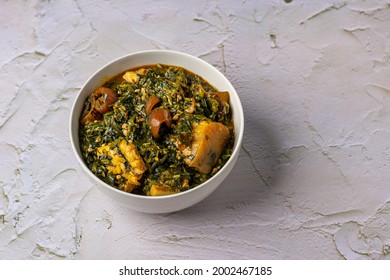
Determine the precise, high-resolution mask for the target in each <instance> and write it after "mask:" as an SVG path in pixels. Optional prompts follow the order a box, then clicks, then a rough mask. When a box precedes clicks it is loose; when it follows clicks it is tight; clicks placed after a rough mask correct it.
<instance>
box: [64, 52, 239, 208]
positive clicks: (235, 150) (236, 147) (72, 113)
mask: <svg viewBox="0 0 390 280" xmlns="http://www.w3.org/2000/svg"><path fill="white" fill-rule="evenodd" d="M164 53H165V54H171V55H178V56H182V57H185V58H187V59H189V60H195V61H196V62H197V63H200V64H203V65H204V66H206V67H208V68H210V69H212V70H213V71H214V72H215V73H216V74H217V75H218V76H219V77H220V78H221V79H222V80H224V83H227V84H228V85H229V86H230V87H231V88H232V89H233V90H234V93H233V94H234V95H235V96H236V105H235V106H234V108H233V110H234V111H236V110H237V112H236V113H238V115H239V117H240V119H241V122H240V130H239V131H237V132H235V133H236V134H237V136H236V137H235V143H234V147H233V152H232V155H231V156H230V158H229V159H228V161H227V162H226V163H225V164H224V166H222V168H221V169H220V170H218V172H217V173H216V174H214V175H213V176H212V177H210V178H209V179H208V180H206V181H205V182H203V183H201V184H199V185H197V186H195V187H193V188H191V189H189V190H186V191H183V192H179V193H175V194H170V195H164V196H146V195H139V194H133V193H128V192H125V191H122V190H119V189H117V188H115V187H113V186H111V185H109V184H107V183H106V182H104V181H103V180H101V179H100V178H99V177H97V176H96V175H95V174H94V173H93V172H92V171H91V170H90V169H89V168H88V166H87V165H86V164H85V162H84V159H83V158H82V155H81V154H80V153H79V152H78V151H77V148H76V143H75V141H74V139H75V138H77V139H78V138H79V135H78V131H79V126H78V127H77V135H75V134H74V133H73V129H72V128H73V120H74V118H75V117H76V116H75V114H76V112H75V107H76V105H77V104H78V103H79V102H81V101H80V98H81V97H80V96H81V93H82V91H83V89H84V88H85V87H86V86H87V85H88V84H89V83H90V80H92V79H93V78H94V77H95V76H96V75H98V74H99V73H100V72H102V71H104V70H105V69H106V68H108V67H110V66H111V65H113V64H116V63H118V62H119V61H122V60H125V59H128V58H129V57H133V56H140V55H147V54H164ZM156 64H157V63H156ZM162 64H167V63H162ZM145 65H146V64H145ZM170 65H173V66H179V65H175V64H170ZM139 66H143V65H139ZM136 67H137V66H136ZM179 67H182V68H185V67H183V66H179ZM190 71H191V70H190ZM195 74H197V73H195ZM198 75H199V74H198ZM199 76H201V75H199ZM201 77H202V76H201ZM108 79H109V78H108ZM229 93H230V92H229ZM230 94H232V93H230ZM78 118H79V116H77V119H78ZM77 123H78V122H77ZM244 123H245V122H244V112H243V108H242V103H241V100H240V98H239V95H238V93H237V91H236V90H235V88H234V87H233V85H232V84H231V82H230V81H229V80H228V79H227V78H226V77H225V75H224V74H222V73H221V71H219V70H218V69H217V68H216V67H214V66H213V65H211V64H210V63H208V62H206V61H204V60H203V59H200V58H198V57H196V56H193V55H190V54H187V53H184V52H179V51H174V50H144V51H138V52H132V53H129V54H126V55H123V56H120V57H118V58H116V59H113V60H110V61H109V62H108V63H106V64H104V65H103V66H101V67H100V68H99V69H98V70H96V71H95V72H94V73H93V74H92V75H90V76H89V78H88V79H87V80H86V81H85V82H84V84H83V85H82V87H81V88H80V89H79V91H78V92H77V94H76V96H75V97H74V101H73V104H72V107H71V111H70V118H69V136H70V141H71V146H72V150H73V153H74V154H75V156H76V158H77V160H78V163H79V164H80V165H81V167H82V168H83V170H84V171H86V172H87V173H88V175H89V176H90V179H93V180H94V182H95V184H97V183H100V184H102V185H103V186H104V187H105V188H106V189H108V190H110V191H113V192H116V193H118V194H120V195H124V196H127V197H129V198H135V199H141V200H148V201H149V200H166V199H169V198H174V197H180V196H187V195H190V194H191V193H192V192H195V191H196V190H198V189H200V188H203V187H206V185H207V184H209V183H210V182H212V181H214V180H216V178H217V177H218V176H220V175H221V174H224V172H223V171H224V170H225V169H227V168H228V167H229V166H230V165H231V164H232V163H233V164H234V162H232V161H233V160H234V159H235V158H236V157H238V153H239V152H240V149H241V145H242V140H243V135H244Z"/></svg>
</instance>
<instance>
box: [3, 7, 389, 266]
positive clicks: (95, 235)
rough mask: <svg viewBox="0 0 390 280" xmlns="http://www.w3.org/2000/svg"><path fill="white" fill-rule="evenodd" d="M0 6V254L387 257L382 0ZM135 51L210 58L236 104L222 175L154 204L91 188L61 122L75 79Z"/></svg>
mask: <svg viewBox="0 0 390 280" xmlns="http://www.w3.org/2000/svg"><path fill="white" fill-rule="evenodd" d="M287 2H288V1H287ZM0 5H1V9H0V18H1V29H0V35H1V38H2V40H1V41H0V49H1V52H0V77H1V78H0V88H1V95H0V140H1V142H0V155H1V161H0V258H1V259H126V258H127V259H150V258H151V259H342V258H346V259H390V186H389V182H390V172H389V167H390V141H389V139H390V127H389V126H390V28H389V22H390V1H389V0H370V1H364V0H360V1H337V0H315V1H304V0H293V1H292V2H291V3H285V1H283V0H272V1H271V0H270V1H265V0H264V1H208V0H196V1H124V0H123V1H114V0H112V1H109V0H108V1H81V0H79V1H66V0H58V1H1V4H0ZM145 49H173V50H178V51H183V52H187V53H190V54H192V55H195V56H198V57H200V58H202V59H204V60H206V61H208V62H210V63H211V64H213V65H214V66H216V67H217V68H218V69H220V70H221V71H222V72H223V73H225V75H226V76H227V77H228V78H229V79H230V80H231V82H232V83H233V85H234V86H235V88H236V90H237V92H238V93H239V95H240V96H241V100H242V103H243V106H244V111H245V117H246V131H245V135H244V145H243V149H242V153H241V155H240V158H239V160H238V163H237V165H236V166H235V168H234V169H233V172H232V173H231V175H229V177H228V178H227V179H226V180H225V182H224V183H223V185H222V186H221V187H220V188H219V189H218V190H217V191H216V192H215V193H213V194H212V195H211V196H210V197H208V198H207V199H206V200H204V201H203V202H201V203H199V204H197V205H195V206H194V207H192V208H189V209H187V210H184V211H181V212H177V213H172V214H166V215H147V214H140V213H136V212H131V211H130V210H126V209H124V208H121V207H119V206H118V205H117V204H116V203H115V202H114V201H111V200H109V199H108V198H106V197H105V196H104V195H103V194H102V193H100V192H99V191H97V190H96V189H95V188H94V186H93V185H92V184H91V183H90V181H89V180H88V179H86V178H85V176H84V175H83V173H82V171H81V168H80V166H78V164H77V162H76V159H75V157H74V155H73V154H72V153H71V149H70V141H69V135H68V127H67V125H68V118H69V113H70V107H71V105H72V102H73V100H74V97H75V95H76V94H77V91H78V89H79V88H80V87H81V86H82V84H83V83H84V82H85V80H86V79H87V78H88V77H89V76H90V75H91V74H92V73H93V72H94V71H95V70H96V69H98V68H100V67H101V66H103V65H104V64H105V63H107V62H109V61H110V60H112V59H114V58H117V57H119V56H122V55H125V54H127V53H130V52H134V51H140V50H145Z"/></svg>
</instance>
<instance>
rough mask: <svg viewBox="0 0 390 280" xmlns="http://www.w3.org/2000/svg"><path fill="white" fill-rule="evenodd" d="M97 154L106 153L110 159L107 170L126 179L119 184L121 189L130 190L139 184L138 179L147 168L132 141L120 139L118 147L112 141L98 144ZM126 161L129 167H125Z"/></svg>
mask: <svg viewBox="0 0 390 280" xmlns="http://www.w3.org/2000/svg"><path fill="white" fill-rule="evenodd" d="M118 149H119V150H118ZM97 155H98V156H99V157H100V156H102V155H106V156H107V157H108V158H109V159H110V164H109V165H108V166H107V170H108V171H109V172H110V173H112V174H114V175H118V176H120V177H124V178H125V179H126V183H124V184H122V185H121V186H120V188H121V189H123V190H124V191H126V192H131V191H133V190H134V189H135V188H137V187H138V186H140V183H139V180H140V179H141V177H142V174H143V173H144V172H145V171H146V170H147V166H146V164H145V162H144V161H143V159H142V157H141V156H140V155H139V153H138V151H137V148H136V146H135V145H134V144H133V143H131V142H126V141H125V140H122V141H121V142H120V143H119V144H118V147H117V146H116V145H115V144H114V143H109V144H108V145H103V146H100V147H99V148H98V149H97ZM126 162H128V165H129V166H130V168H128V167H126Z"/></svg>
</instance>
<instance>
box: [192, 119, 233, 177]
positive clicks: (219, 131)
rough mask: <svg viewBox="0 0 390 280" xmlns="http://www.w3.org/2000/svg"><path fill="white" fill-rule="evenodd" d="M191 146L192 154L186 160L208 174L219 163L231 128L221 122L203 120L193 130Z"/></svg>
mask: <svg viewBox="0 0 390 280" xmlns="http://www.w3.org/2000/svg"><path fill="white" fill-rule="evenodd" d="M192 134H193V135H192V143H191V146H190V147H189V148H190V151H191V154H192V156H190V157H188V158H187V159H186V160H185V162H186V163H187V164H188V165H189V166H191V167H194V168H196V169H197V170H198V171H200V172H203V173H205V174H208V173H209V172H210V171H211V169H212V167H213V166H214V165H215V164H216V163H217V161H218V159H219V157H220V156H221V154H222V151H223V149H224V147H225V145H226V143H227V141H228V140H229V137H230V132H229V129H228V128H227V127H226V126H224V125H223V124H221V123H218V122H209V121H201V122H200V123H199V124H198V125H197V126H196V127H195V128H194V130H193V133H192Z"/></svg>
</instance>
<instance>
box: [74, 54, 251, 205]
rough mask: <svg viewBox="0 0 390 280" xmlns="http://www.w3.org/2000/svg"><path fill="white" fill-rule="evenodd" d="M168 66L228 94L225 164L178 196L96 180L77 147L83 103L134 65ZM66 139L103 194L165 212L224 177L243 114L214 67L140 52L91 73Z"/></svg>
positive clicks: (233, 160) (176, 56) (240, 131)
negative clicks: (229, 139) (230, 132)
mask: <svg viewBox="0 0 390 280" xmlns="http://www.w3.org/2000/svg"><path fill="white" fill-rule="evenodd" d="M158 63H160V64H170V65H175V66H180V67H183V68H185V69H187V70H190V71H191V72H193V73H195V74H198V75H199V76H201V77H203V78H204V79H205V80H206V81H208V82H209V83H210V84H211V85H213V86H214V87H215V88H217V90H219V91H228V92H229V93H230V105H231V108H232V113H233V121H234V133H235V143H234V147H233V152H232V155H231V157H230V159H229V160H228V161H227V163H226V164H225V165H224V166H223V167H222V168H221V169H220V170H219V172H218V173H217V174H215V175H214V176H213V177H211V178H210V179H209V180H207V181H206V182H204V183H202V184H200V185H198V186H196V187H194V188H192V189H190V190H188V191H184V192H181V193H177V194H172V195H167V196H159V197H151V196H143V195H137V194H132V193H127V192H124V191H121V190H118V189H116V188H114V187H112V186H110V185H108V184H107V183H105V182H103V181H102V180H100V179H99V178H98V177H96V176H95V175H94V174H93V173H92V172H91V170H89V169H88V167H87V165H86V164H85V162H84V160H83V157H82V154H81V151H80V144H79V119H80V115H81V112H82V109H83V105H84V101H85V100H86V98H87V97H88V96H89V95H90V94H91V92H93V91H94V89H96V88H97V87H99V86H101V85H102V84H103V83H104V82H106V81H107V80H108V79H110V78H111V77H113V76H115V75H117V74H119V73H121V72H123V71H125V70H127V69H130V68H134V67H137V66H143V65H149V64H158ZM69 126H70V127H69V129H70V140H71V144H72V148H73V151H74V153H75V155H76V157H77V159H78V161H79V162H80V165H81V167H82V168H83V170H84V171H85V173H86V174H87V175H88V177H90V178H91V179H92V181H93V182H94V183H95V185H96V186H97V187H98V188H99V189H100V190H101V191H103V192H104V193H105V194H106V195H108V196H109V197H111V198H113V199H114V200H116V201H118V202H119V203H121V204H123V205H125V206H126V207H128V208H130V209H133V210H136V211H139V212H145V213H169V212H174V211H178V210H182V209H184V208H187V207H190V206H192V205H194V204H195V203H198V202H199V201H201V200H203V199H204V198H206V197H207V196H208V195H210V194H211V193H212V192H213V191H214V190H215V189H216V188H217V187H218V186H219V185H220V184H221V182H222V181H223V180H224V179H225V178H226V176H227V175H228V174H229V172H230V171H231V170H232V168H233V166H234V164H235V163H236V161H237V158H238V154H239V150H240V147H241V142H242V138H243V133H244V114H243V110H242V106H241V102H240V99H239V97H238V95H237V92H236V90H235V89H234V87H233V86H232V84H231V83H230V82H229V81H228V80H227V79H226V78H225V76H224V75H223V74H222V73H221V72H219V71H218V70H217V69H216V68H214V67H213V66H211V65H210V64H208V63H207V62H205V61H203V60H201V59H199V58H196V57H194V56H191V55H188V54H185V53H181V52H176V51H165V50H151V51H142V52H137V53H133V54H129V55H126V56H123V57H121V58H118V59H116V60H114V61H112V62H110V63H108V64H107V65H105V66H104V67H102V68H100V69H99V70H98V71H97V72H95V73H94V74H93V75H92V76H91V77H90V78H89V79H88V81H87V82H86V83H85V84H84V86H83V87H82V88H81V90H80V92H79V93H78V94H77V96H76V99H75V101H74V104H73V107H72V110H71V115H70V123H69Z"/></svg>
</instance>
